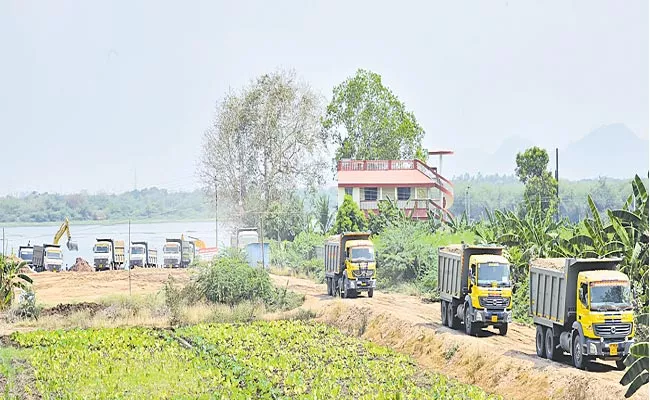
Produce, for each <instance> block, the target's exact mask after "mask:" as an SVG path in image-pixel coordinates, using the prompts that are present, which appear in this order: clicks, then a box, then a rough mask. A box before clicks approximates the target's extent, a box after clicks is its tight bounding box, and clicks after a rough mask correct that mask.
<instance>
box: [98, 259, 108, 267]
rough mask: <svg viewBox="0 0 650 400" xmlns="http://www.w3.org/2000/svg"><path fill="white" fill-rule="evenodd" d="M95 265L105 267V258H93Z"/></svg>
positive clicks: (106, 262) (106, 263) (106, 260)
mask: <svg viewBox="0 0 650 400" xmlns="http://www.w3.org/2000/svg"><path fill="white" fill-rule="evenodd" d="M95 265H103V266H106V265H108V259H107V258H95Z"/></svg>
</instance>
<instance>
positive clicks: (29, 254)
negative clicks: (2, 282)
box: [18, 246, 34, 265]
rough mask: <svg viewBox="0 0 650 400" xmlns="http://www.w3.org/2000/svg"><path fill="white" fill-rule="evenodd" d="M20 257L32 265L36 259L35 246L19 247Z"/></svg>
mask: <svg viewBox="0 0 650 400" xmlns="http://www.w3.org/2000/svg"><path fill="white" fill-rule="evenodd" d="M18 258H20V259H21V260H23V261H25V262H26V263H27V264H28V265H32V263H33V261H34V246H20V247H18Z"/></svg>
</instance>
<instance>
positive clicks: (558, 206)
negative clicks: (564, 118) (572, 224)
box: [555, 147, 560, 221]
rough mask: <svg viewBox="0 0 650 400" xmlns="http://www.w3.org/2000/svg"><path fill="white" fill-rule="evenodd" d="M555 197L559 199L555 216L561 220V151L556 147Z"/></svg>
mask: <svg viewBox="0 0 650 400" xmlns="http://www.w3.org/2000/svg"><path fill="white" fill-rule="evenodd" d="M555 185H556V187H555V198H556V200H557V211H556V214H555V218H556V219H557V220H558V221H559V220H560V151H559V149H558V148H557V147H556V148H555Z"/></svg>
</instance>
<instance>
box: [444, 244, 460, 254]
mask: <svg viewBox="0 0 650 400" xmlns="http://www.w3.org/2000/svg"><path fill="white" fill-rule="evenodd" d="M440 250H441V251H445V252H447V253H454V254H458V255H462V254H463V245H462V244H450V245H448V246H443V247H441V248H440Z"/></svg>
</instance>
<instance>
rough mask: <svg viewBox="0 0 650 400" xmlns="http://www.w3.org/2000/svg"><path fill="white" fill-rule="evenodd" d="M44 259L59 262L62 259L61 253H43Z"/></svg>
mask: <svg viewBox="0 0 650 400" xmlns="http://www.w3.org/2000/svg"><path fill="white" fill-rule="evenodd" d="M45 257H47V258H51V259H53V260H60V259H61V258H63V257H62V256H61V253H59V252H58V251H47V252H45Z"/></svg>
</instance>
